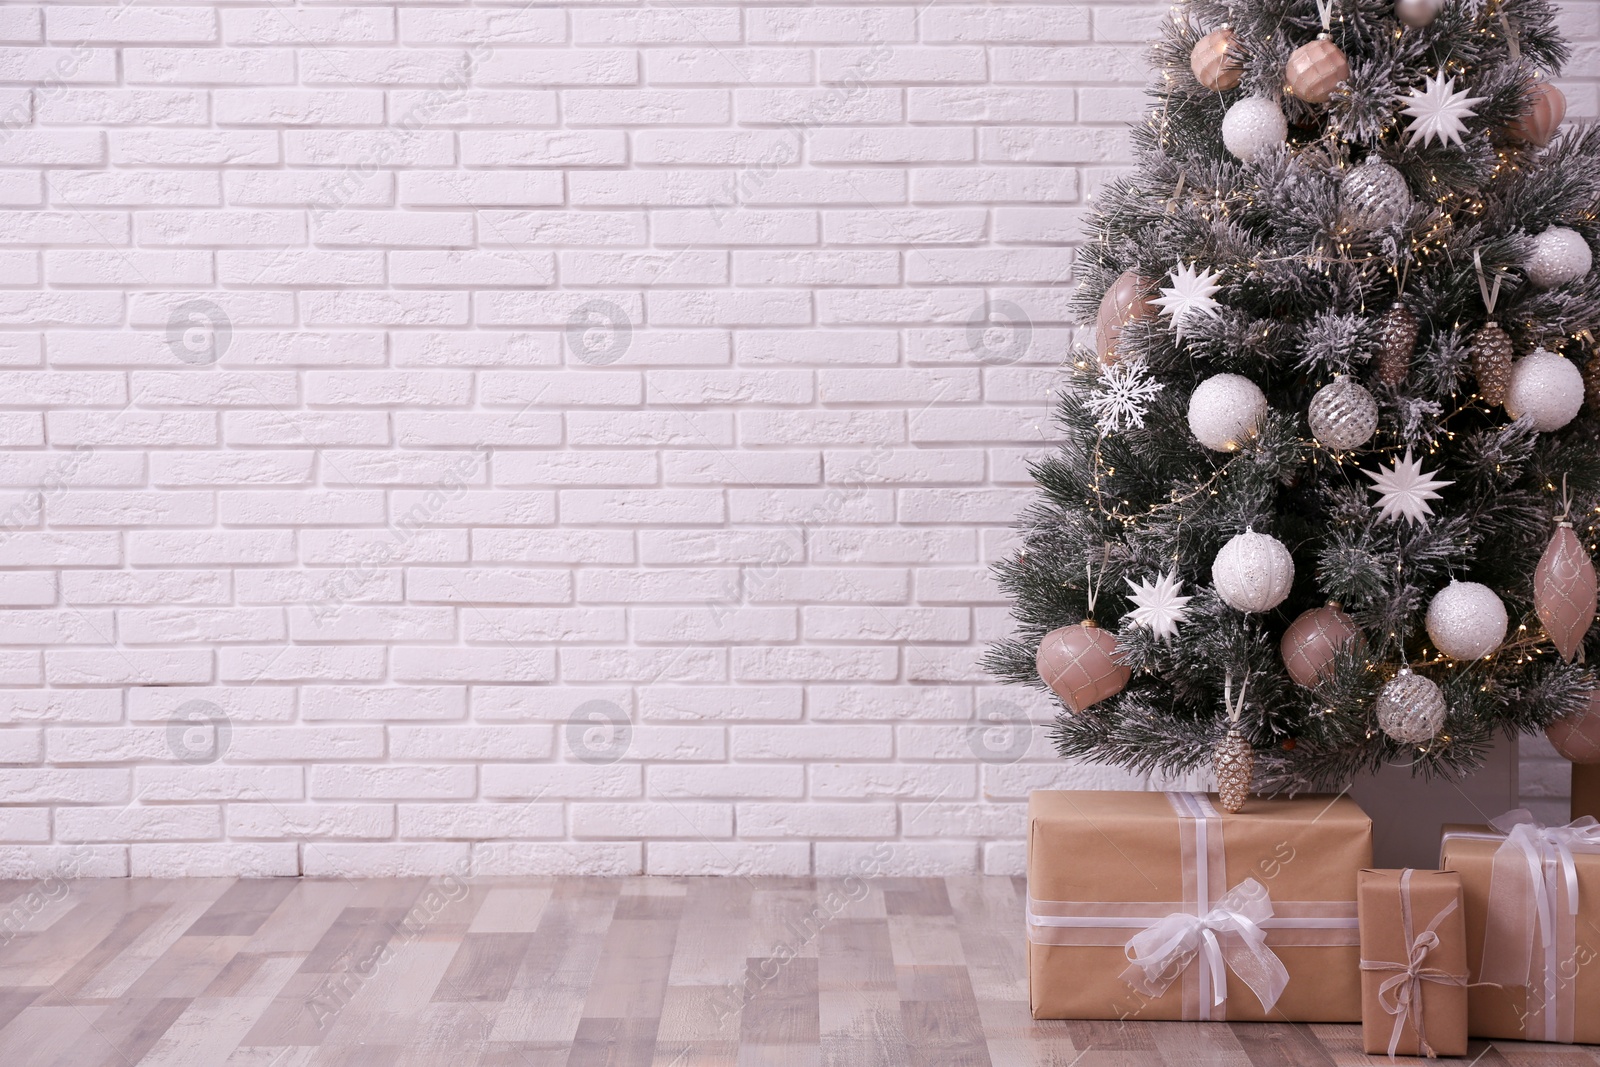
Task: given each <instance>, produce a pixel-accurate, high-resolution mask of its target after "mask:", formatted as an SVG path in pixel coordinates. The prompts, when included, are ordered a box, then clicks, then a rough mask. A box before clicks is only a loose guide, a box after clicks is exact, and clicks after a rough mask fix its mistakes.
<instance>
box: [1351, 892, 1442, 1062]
mask: <svg viewBox="0 0 1600 1067" xmlns="http://www.w3.org/2000/svg"><path fill="white" fill-rule="evenodd" d="M1411 873H1412V872H1411V868H1410V867H1407V868H1406V869H1405V870H1404V871H1403V872H1401V874H1400V930H1401V935H1402V938H1403V940H1404V943H1405V945H1406V961H1405V962H1404V963H1398V962H1391V961H1388V960H1367V959H1364V960H1362V961H1361V969H1362V970H1363V971H1398V972H1399V973H1398V974H1396V975H1394V977H1392V978H1385V979H1384V980H1383V983H1382V984H1381V985H1379V986H1378V1003H1379V1004H1380V1005H1382V1007H1383V1010H1384V1011H1386V1012H1388V1013H1389V1014H1390V1015H1393V1016H1394V1032H1393V1033H1392V1034H1390V1035H1389V1058H1390V1059H1391V1060H1392V1059H1394V1053H1395V1049H1397V1048H1399V1047H1400V1035H1401V1034H1403V1033H1404V1032H1405V1028H1406V1021H1407V1020H1410V1022H1411V1025H1412V1026H1413V1027H1415V1028H1416V1031H1417V1047H1418V1048H1419V1049H1421V1050H1422V1054H1423V1055H1425V1056H1427V1057H1428V1058H1429V1059H1430V1060H1431V1059H1434V1058H1435V1057H1437V1056H1438V1053H1436V1052H1434V1051H1433V1046H1432V1045H1430V1044H1428V1028H1427V1025H1426V1020H1425V1015H1424V1012H1423V1010H1422V983H1423V982H1437V983H1438V984H1440V985H1454V986H1465V985H1466V984H1467V976H1466V975H1464V974H1451V973H1450V972H1449V971H1443V970H1440V969H1439V968H1437V967H1427V966H1424V963H1425V961H1426V960H1427V958H1428V953H1430V952H1432V951H1433V950H1434V949H1436V948H1438V947H1439V924H1440V923H1442V922H1444V920H1445V919H1446V918H1447V917H1448V916H1449V915H1450V914H1451V913H1453V912H1454V911H1455V910H1456V908H1457V907H1458V906H1459V905H1460V903H1461V902H1460V901H1459V900H1452V901H1451V902H1450V903H1449V905H1448V906H1446V907H1444V908H1442V909H1440V911H1439V914H1437V915H1435V916H1434V917H1433V921H1432V922H1431V923H1429V924H1428V928H1427V929H1426V930H1424V931H1422V933H1420V934H1418V935H1416V937H1412V936H1411V931H1412V921H1411Z"/></svg>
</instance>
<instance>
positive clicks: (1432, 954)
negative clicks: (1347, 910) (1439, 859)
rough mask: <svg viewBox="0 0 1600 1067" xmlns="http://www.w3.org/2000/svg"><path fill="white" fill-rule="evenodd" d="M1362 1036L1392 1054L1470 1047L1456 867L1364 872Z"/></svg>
mask: <svg viewBox="0 0 1600 1067" xmlns="http://www.w3.org/2000/svg"><path fill="white" fill-rule="evenodd" d="M1356 904H1357V906H1358V909H1359V911H1360V919H1361V1042H1362V1046H1363V1048H1364V1050H1365V1051H1366V1052H1369V1053H1373V1054H1378V1055H1381V1054H1383V1053H1388V1054H1389V1055H1390V1056H1395V1055H1400V1056H1422V1055H1427V1056H1464V1055H1466V1052H1467V924H1466V913H1465V912H1464V911H1463V910H1462V904H1461V876H1460V875H1459V874H1457V873H1456V872H1454V871H1417V870H1411V869H1409V868H1408V869H1406V870H1398V871H1395V870H1387V871H1362V872H1361V875H1360V877H1359V878H1357V880H1356Z"/></svg>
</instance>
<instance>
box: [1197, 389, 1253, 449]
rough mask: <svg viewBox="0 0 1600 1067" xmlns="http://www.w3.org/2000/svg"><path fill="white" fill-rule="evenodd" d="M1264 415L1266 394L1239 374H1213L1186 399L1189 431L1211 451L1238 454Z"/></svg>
mask: <svg viewBox="0 0 1600 1067" xmlns="http://www.w3.org/2000/svg"><path fill="white" fill-rule="evenodd" d="M1266 414H1267V397H1266V394H1265V393H1263V392H1262V391H1261V389H1260V387H1259V386H1257V385H1256V383H1255V382H1252V381H1251V380H1250V379H1249V378H1246V377H1244V376H1243V375H1240V374H1214V375H1212V376H1211V377H1209V378H1207V379H1206V380H1205V381H1203V382H1201V383H1200V384H1199V385H1198V386H1196V387H1195V391H1194V393H1193V394H1192V395H1191V396H1190V397H1189V429H1190V430H1192V431H1193V432H1194V435H1195V437H1196V438H1198V439H1199V441H1200V443H1201V444H1203V445H1205V446H1206V447H1207V448H1209V449H1211V451H1213V452H1234V451H1237V450H1238V448H1239V446H1240V445H1242V444H1244V442H1245V440H1246V439H1247V438H1248V437H1249V436H1250V435H1251V434H1253V433H1255V431H1256V428H1257V427H1258V426H1260V425H1261V420H1262V418H1263V417H1264V416H1265V415H1266Z"/></svg>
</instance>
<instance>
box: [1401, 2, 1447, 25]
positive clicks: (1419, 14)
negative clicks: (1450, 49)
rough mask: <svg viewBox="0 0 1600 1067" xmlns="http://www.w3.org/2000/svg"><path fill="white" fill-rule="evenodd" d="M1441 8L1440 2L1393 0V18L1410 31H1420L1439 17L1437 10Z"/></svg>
mask: <svg viewBox="0 0 1600 1067" xmlns="http://www.w3.org/2000/svg"><path fill="white" fill-rule="evenodd" d="M1443 6H1444V5H1443V4H1441V3H1440V0H1395V3H1394V17H1395V18H1397V19H1399V20H1400V21H1401V22H1403V23H1405V24H1406V25H1407V26H1410V27H1411V28H1412V29H1414V30H1420V29H1422V27H1424V26H1426V25H1428V24H1429V23H1430V22H1432V21H1433V20H1434V19H1436V18H1438V17H1439V9H1440V8H1441V7H1443Z"/></svg>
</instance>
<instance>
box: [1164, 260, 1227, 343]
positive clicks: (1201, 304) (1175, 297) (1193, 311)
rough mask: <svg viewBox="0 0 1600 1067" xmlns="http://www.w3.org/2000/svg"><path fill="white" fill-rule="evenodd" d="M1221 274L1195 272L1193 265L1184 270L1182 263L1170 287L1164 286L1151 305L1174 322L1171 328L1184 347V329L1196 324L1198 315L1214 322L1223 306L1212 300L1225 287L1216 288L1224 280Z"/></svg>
mask: <svg viewBox="0 0 1600 1067" xmlns="http://www.w3.org/2000/svg"><path fill="white" fill-rule="evenodd" d="M1221 277H1222V274H1221V272H1220V271H1213V270H1211V269H1209V268H1207V269H1205V270H1196V269H1195V265H1194V264H1192V263H1191V264H1190V265H1189V266H1187V267H1186V266H1184V265H1183V264H1182V263H1181V262H1180V263H1179V264H1178V265H1177V267H1176V268H1175V269H1174V270H1173V272H1172V275H1171V278H1172V285H1171V286H1162V288H1161V295H1160V296H1158V297H1156V298H1155V299H1154V300H1152V301H1150V302H1151V303H1152V304H1154V305H1155V306H1156V307H1158V308H1160V309H1161V314H1163V315H1166V316H1168V317H1169V318H1171V319H1172V328H1173V330H1174V331H1175V332H1176V333H1177V337H1178V343H1179V344H1182V343H1183V328H1184V326H1185V325H1186V324H1188V323H1189V322H1191V321H1193V319H1194V317H1195V316H1196V315H1203V316H1205V317H1206V318H1210V319H1214V318H1216V317H1217V312H1218V311H1219V310H1221V308H1222V305H1221V304H1219V303H1217V301H1216V300H1214V299H1212V297H1213V296H1214V295H1215V294H1216V293H1218V292H1220V291H1221V289H1222V286H1220V285H1218V284H1217V279H1219V278H1221Z"/></svg>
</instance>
